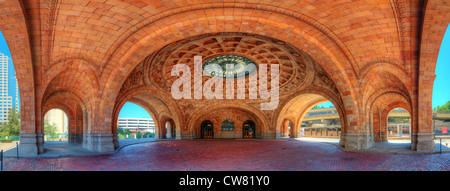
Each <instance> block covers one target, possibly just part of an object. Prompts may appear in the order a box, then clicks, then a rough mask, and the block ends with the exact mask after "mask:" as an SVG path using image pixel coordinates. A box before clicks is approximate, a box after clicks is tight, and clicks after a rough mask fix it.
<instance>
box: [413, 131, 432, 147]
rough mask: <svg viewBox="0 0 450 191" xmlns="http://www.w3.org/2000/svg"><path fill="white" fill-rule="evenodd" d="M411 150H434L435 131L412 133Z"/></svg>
mask: <svg viewBox="0 0 450 191" xmlns="http://www.w3.org/2000/svg"><path fill="white" fill-rule="evenodd" d="M411 150H413V151H434V133H433V132H424V133H411Z"/></svg>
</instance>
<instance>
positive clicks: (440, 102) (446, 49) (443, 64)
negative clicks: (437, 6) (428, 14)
mask: <svg viewBox="0 0 450 191" xmlns="http://www.w3.org/2000/svg"><path fill="white" fill-rule="evenodd" d="M449 53H450V26H447V29H446V31H445V34H444V37H443V39H442V43H441V47H440V49H439V55H438V58H437V62H436V68H435V75H436V78H435V79H434V84H433V97H432V108H433V111H432V118H433V119H432V120H433V122H432V125H433V135H434V139H435V141H436V142H441V143H442V144H443V146H447V147H448V146H449V145H450V133H449V128H450V97H449V96H448V95H449V94H450V89H449V88H448V81H450V75H448V74H449V72H450V65H449V64H448V63H449V62H450V54H449ZM437 139H440V140H437ZM444 150H447V149H444Z"/></svg>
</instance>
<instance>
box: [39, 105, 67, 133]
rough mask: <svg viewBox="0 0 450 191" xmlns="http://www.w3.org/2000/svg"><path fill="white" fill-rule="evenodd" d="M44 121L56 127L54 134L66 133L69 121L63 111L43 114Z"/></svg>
mask: <svg viewBox="0 0 450 191" xmlns="http://www.w3.org/2000/svg"><path fill="white" fill-rule="evenodd" d="M44 120H47V122H48V123H49V124H50V125H55V126H56V133H61V134H64V133H68V129H69V119H67V115H66V113H64V111H63V110H60V109H51V110H50V111H48V112H47V113H46V114H45V116H44Z"/></svg>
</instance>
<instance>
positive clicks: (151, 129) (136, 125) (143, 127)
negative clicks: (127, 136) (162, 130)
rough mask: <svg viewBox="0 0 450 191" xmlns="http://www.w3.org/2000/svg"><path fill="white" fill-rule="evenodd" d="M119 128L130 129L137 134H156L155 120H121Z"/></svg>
mask: <svg viewBox="0 0 450 191" xmlns="http://www.w3.org/2000/svg"><path fill="white" fill-rule="evenodd" d="M118 127H119V128H124V129H129V130H130V131H133V132H136V131H139V132H148V133H155V123H154V122H153V119H147V118H119V122H118Z"/></svg>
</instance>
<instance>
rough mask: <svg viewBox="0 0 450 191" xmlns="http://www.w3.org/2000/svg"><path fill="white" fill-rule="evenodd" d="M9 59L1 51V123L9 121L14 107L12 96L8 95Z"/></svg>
mask: <svg viewBox="0 0 450 191" xmlns="http://www.w3.org/2000/svg"><path fill="white" fill-rule="evenodd" d="M8 60H9V57H8V56H5V55H4V54H3V53H0V123H5V122H8V115H9V114H8V113H9V110H11V108H12V97H11V96H9V95H8V62H9V61H8Z"/></svg>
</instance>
